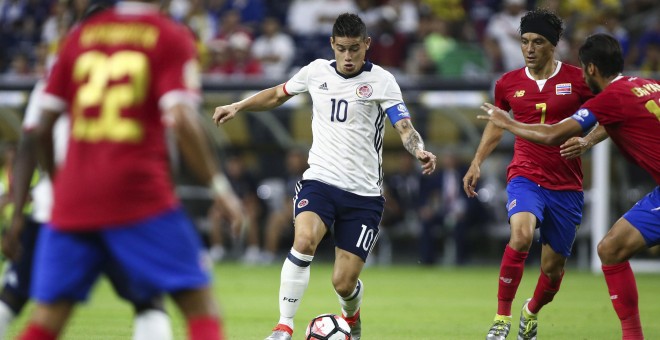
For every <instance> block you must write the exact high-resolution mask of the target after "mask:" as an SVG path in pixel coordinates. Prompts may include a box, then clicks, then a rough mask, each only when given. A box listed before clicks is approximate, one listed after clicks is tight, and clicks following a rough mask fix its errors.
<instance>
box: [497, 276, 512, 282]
mask: <svg viewBox="0 0 660 340" xmlns="http://www.w3.org/2000/svg"><path fill="white" fill-rule="evenodd" d="M500 281H502V282H504V283H506V284H509V283H511V282H512V281H513V279H512V278H510V277H504V276H500Z"/></svg>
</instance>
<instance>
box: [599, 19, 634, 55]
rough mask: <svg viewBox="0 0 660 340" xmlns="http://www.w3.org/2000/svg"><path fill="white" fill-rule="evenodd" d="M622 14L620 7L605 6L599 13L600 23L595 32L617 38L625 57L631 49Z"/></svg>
mask: <svg viewBox="0 0 660 340" xmlns="http://www.w3.org/2000/svg"><path fill="white" fill-rule="evenodd" d="M620 16H621V12H620V11H619V9H617V8H614V7H606V8H604V9H603V10H602V11H601V13H600V15H599V21H600V22H599V25H598V26H596V29H595V30H594V32H593V33H606V34H609V35H611V36H613V37H614V38H616V40H618V41H619V44H620V45H621V51H622V52H623V58H624V59H625V58H626V57H627V55H628V52H629V51H630V37H629V36H628V30H626V29H625V28H624V27H623V25H621V19H620V18H619V17H620Z"/></svg>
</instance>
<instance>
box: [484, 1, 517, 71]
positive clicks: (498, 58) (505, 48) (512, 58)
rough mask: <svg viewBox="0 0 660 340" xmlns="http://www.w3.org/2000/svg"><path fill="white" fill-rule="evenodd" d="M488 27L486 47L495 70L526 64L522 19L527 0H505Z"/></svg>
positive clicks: (514, 67)
mask: <svg viewBox="0 0 660 340" xmlns="http://www.w3.org/2000/svg"><path fill="white" fill-rule="evenodd" d="M502 6H503V8H502V10H501V11H499V12H497V13H495V15H493V17H491V19H490V21H489V22H488V26H487V27H486V37H485V40H484V47H485V49H486V53H487V54H488V57H489V58H490V60H491V65H492V67H493V71H496V72H507V71H511V70H515V69H517V68H521V67H524V66H525V61H524V60H523V56H522V53H520V32H519V31H518V26H520V19H521V18H522V17H523V15H525V6H526V1H525V0H504V1H503V2H502Z"/></svg>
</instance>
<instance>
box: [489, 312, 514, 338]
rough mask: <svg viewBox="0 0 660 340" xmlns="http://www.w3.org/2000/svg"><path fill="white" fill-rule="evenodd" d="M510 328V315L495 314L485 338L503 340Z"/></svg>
mask: <svg viewBox="0 0 660 340" xmlns="http://www.w3.org/2000/svg"><path fill="white" fill-rule="evenodd" d="M510 329H511V315H499V314H496V315H495V319H494V320H493V325H492V326H491V327H490V330H489V331H488V334H486V340H504V339H506V336H507V335H509V330H510Z"/></svg>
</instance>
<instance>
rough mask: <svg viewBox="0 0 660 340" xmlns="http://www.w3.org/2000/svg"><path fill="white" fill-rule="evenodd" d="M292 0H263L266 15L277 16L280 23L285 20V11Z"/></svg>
mask: <svg viewBox="0 0 660 340" xmlns="http://www.w3.org/2000/svg"><path fill="white" fill-rule="evenodd" d="M291 2H293V0H264V6H265V7H266V13H267V14H268V16H271V17H275V18H277V21H279V22H280V23H286V22H287V12H288V11H289V6H291Z"/></svg>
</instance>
